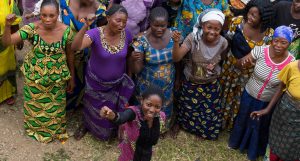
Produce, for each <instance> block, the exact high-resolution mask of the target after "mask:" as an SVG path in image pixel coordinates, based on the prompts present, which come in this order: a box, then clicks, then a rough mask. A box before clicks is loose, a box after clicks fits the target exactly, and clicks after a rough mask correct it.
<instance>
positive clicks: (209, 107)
mask: <svg viewBox="0 0 300 161" xmlns="http://www.w3.org/2000/svg"><path fill="white" fill-rule="evenodd" d="M220 96H221V89H220V83H219V80H216V81H214V82H212V83H208V84H195V83H191V82H189V81H187V80H185V81H184V82H183V85H182V89H181V93H180V97H179V101H178V102H179V107H178V122H179V124H180V126H181V127H182V128H183V129H185V130H186V131H188V132H190V133H193V134H196V135H197V136H200V137H202V138H205V139H212V140H214V139H217V138H218V135H219V132H220V129H221V123H222V113H221V100H220Z"/></svg>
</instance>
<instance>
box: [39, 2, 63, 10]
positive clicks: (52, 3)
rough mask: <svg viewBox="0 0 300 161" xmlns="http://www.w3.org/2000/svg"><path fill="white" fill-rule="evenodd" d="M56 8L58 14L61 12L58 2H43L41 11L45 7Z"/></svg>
mask: <svg viewBox="0 0 300 161" xmlns="http://www.w3.org/2000/svg"><path fill="white" fill-rule="evenodd" d="M48 5H50V6H54V7H55V8H56V10H57V12H59V4H58V3H57V1H56V0H43V2H42V4H41V9H42V8H43V7H45V6H48Z"/></svg>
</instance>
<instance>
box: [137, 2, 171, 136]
mask: <svg viewBox="0 0 300 161" xmlns="http://www.w3.org/2000/svg"><path fill="white" fill-rule="evenodd" d="M149 20H150V28H149V29H148V30H147V31H145V32H144V33H143V34H142V35H141V36H139V37H138V38H137V40H136V41H134V42H133V48H134V51H135V52H134V54H133V55H132V56H133V57H134V56H139V58H138V59H136V61H135V62H134V63H135V64H136V66H135V69H134V71H135V73H137V75H136V80H135V83H136V91H135V95H134V96H135V99H136V101H137V102H138V101H139V100H140V99H141V95H142V93H143V92H144V91H145V90H146V89H147V87H148V86H149V85H150V84H154V85H156V86H158V87H160V88H161V89H162V90H163V91H164V94H165V97H166V101H165V103H164V105H163V108H162V111H164V112H165V113H166V116H167V127H166V128H164V129H163V131H166V130H167V129H169V128H170V125H171V124H170V123H171V117H172V113H173V87H174V80H175V67H174V64H173V59H172V49H173V44H174V42H173V40H172V38H171V37H172V29H168V28H167V26H168V12H167V11H166V10H165V9H164V8H162V7H157V8H154V9H153V10H152V11H151V13H150V17H149ZM134 63H133V64H134Z"/></svg>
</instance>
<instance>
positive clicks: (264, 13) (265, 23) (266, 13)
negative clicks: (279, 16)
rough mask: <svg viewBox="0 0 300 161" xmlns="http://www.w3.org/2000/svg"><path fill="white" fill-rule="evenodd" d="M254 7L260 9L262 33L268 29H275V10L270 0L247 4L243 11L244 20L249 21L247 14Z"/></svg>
mask: <svg viewBox="0 0 300 161" xmlns="http://www.w3.org/2000/svg"><path fill="white" fill-rule="evenodd" d="M252 7H256V8H258V11H259V15H260V21H261V28H260V30H261V32H264V31H266V29H268V28H272V27H273V23H274V10H273V7H272V3H271V2H269V1H268V0H251V1H249V2H248V3H247V5H246V7H245V8H244V10H243V16H244V19H245V20H246V21H247V14H248V12H249V10H250V9H251V8H252Z"/></svg>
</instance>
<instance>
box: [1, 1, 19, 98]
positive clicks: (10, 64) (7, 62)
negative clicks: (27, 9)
mask: <svg viewBox="0 0 300 161" xmlns="http://www.w3.org/2000/svg"><path fill="white" fill-rule="evenodd" d="M13 9H14V1H13V0H0V11H1V12H0V37H1V35H2V34H3V32H4V26H5V19H6V16H7V15H8V14H11V13H13ZM20 21H21V18H20V17H18V18H17V19H16V20H15V22H14V23H13V25H17V24H19V23H20ZM14 53H15V49H14V46H8V47H6V48H5V49H4V50H3V51H1V52H0V78H1V77H3V78H4V79H5V78H6V75H7V73H8V72H11V71H15V70H16V60H15V54H14ZM0 83H1V85H0V102H3V101H5V100H6V99H8V98H10V97H12V96H13V94H14V93H15V92H16V87H14V86H13V85H12V84H11V83H10V82H9V81H8V80H3V81H2V82H1V81H0Z"/></svg>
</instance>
